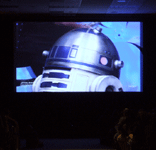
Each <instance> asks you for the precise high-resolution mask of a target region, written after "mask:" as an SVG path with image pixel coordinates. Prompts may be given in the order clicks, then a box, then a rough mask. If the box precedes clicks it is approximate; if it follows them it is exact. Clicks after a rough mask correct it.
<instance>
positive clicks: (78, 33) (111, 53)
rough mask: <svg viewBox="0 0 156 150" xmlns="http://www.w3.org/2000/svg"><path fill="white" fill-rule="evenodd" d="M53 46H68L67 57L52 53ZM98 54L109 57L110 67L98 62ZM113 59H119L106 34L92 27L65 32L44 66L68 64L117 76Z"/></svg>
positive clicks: (97, 72)
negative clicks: (97, 31) (73, 55)
mask: <svg viewBox="0 0 156 150" xmlns="http://www.w3.org/2000/svg"><path fill="white" fill-rule="evenodd" d="M55 46H57V47H61V46H64V47H69V48H70V50H69V54H67V55H68V56H67V58H65V57H58V56H57V54H56V53H57V52H55V54H53V55H52V53H53V50H54V47H55ZM74 46H77V47H76V48H75V47H74ZM56 51H57V50H56ZM73 51H75V53H76V54H75V57H72V56H71V53H72V52H73ZM51 56H52V57H51ZM100 56H105V57H108V59H111V67H108V66H106V65H102V64H101V63H99V59H100ZM115 60H119V55H118V52H117V50H116V48H115V46H114V44H113V43H112V42H111V40H110V39H109V38H108V37H107V36H106V35H104V34H102V33H95V32H94V30H92V29H76V30H72V31H70V32H68V33H66V34H65V35H63V36H62V37H61V38H59V39H58V40H57V41H56V43H55V44H54V45H53V48H52V49H51V51H50V52H49V57H48V58H47V61H46V64H45V67H47V66H51V65H59V66H68V67H71V68H78V69H83V70H86V71H90V72H93V73H96V74H107V75H109V74H111V75H114V76H116V77H117V78H119V72H120V71H119V70H118V69H115V68H114V66H113V64H114V63H113V62H114V61H115Z"/></svg>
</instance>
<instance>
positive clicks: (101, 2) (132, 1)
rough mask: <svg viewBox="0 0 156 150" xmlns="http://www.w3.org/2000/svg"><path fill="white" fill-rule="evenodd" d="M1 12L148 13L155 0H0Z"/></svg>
mask: <svg viewBox="0 0 156 150" xmlns="http://www.w3.org/2000/svg"><path fill="white" fill-rule="evenodd" d="M0 12H1V13H12V12H15V13H55V14H56V13H59V12H60V13H70V14H71V13H74V14H86V13H87V14H97V13H98V14H99V13H100V14H140V13H141V14H148V13H156V1H155V0H0Z"/></svg>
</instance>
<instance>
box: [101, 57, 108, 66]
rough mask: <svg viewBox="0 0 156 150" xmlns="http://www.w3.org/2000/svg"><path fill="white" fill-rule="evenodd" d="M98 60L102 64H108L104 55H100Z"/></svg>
mask: <svg viewBox="0 0 156 150" xmlns="http://www.w3.org/2000/svg"><path fill="white" fill-rule="evenodd" d="M100 62H101V64H102V65H107V64H108V60H107V58H106V57H101V59H100Z"/></svg>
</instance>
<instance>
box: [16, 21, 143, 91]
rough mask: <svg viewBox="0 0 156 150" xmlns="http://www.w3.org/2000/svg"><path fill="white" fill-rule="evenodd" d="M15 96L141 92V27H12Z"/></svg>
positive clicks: (119, 24) (27, 24)
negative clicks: (49, 93) (43, 93)
mask: <svg viewBox="0 0 156 150" xmlns="http://www.w3.org/2000/svg"><path fill="white" fill-rule="evenodd" d="M14 29H15V32H14V37H15V40H14V43H15V44H14V45H15V51H14V67H15V70H16V71H15V84H14V85H15V90H16V92H142V91H143V87H142V85H143V81H142V77H143V69H142V68H143V67H142V66H143V56H142V51H143V46H142V23H141V22H121V21H120V22H15V23H14Z"/></svg>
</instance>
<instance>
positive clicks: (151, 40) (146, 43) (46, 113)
mask: <svg viewBox="0 0 156 150" xmlns="http://www.w3.org/2000/svg"><path fill="white" fill-rule="evenodd" d="M1 17H2V18H1V19H2V27H1V33H2V34H1V43H2V45H1V103H0V109H3V108H5V107H8V108H9V109H10V111H11V112H12V114H11V115H12V118H14V119H16V120H17V121H18V123H19V126H20V131H21V137H24V131H25V127H26V125H27V124H31V125H32V126H33V127H34V129H35V130H36V131H37V132H38V134H39V137H42V138H84V137H85V138H92V137H100V136H101V135H104V136H105V137H107V136H108V135H109V133H108V131H109V130H110V129H111V128H112V127H113V126H114V125H115V124H116V122H117V121H118V118H119V116H120V113H121V111H122V110H123V109H124V108H125V107H128V108H131V109H133V110H134V111H138V110H139V109H140V108H144V109H145V110H147V111H149V110H151V109H152V108H154V107H155V33H156V32H155V23H154V21H155V18H156V17H155V15H144V16H142V15H116V16H114V15H113V16H106V15H98V16H97V15H78V16H59V17H58V16H57V17H55V16H48V15H32V14H31V15H3V16H1ZM86 18H87V20H97V18H98V20H106V21H112V20H114V21H117V20H118V21H119V20H123V21H127V18H128V20H133V21H134V20H140V21H143V23H144V26H143V47H144V49H143V60H144V62H143V63H144V66H143V68H144V69H143V71H144V72H143V92H140V93H16V92H15V87H14V79H15V78H14V76H15V68H14V49H13V48H14V47H15V45H14V42H13V41H14V34H13V33H14V28H13V22H14V21H52V20H55V21H69V20H70V21H71V20H74V21H80V20H85V19H86ZM104 18H105V19H104ZM41 32H42V31H41ZM58 37H60V35H58ZM47 38H52V37H47ZM23 44H24V43H23ZM23 44H21V46H22V45H23ZM43 44H45V43H43ZM49 46H50V44H49V45H48V46H47V48H48V47H49ZM34 49H38V47H37V44H35V45H34ZM19 55H20V53H19ZM22 55H23V54H22ZM25 55H27V54H25ZM35 57H37V56H35ZM21 59H22V58H21ZM29 59H30V60H31V61H33V58H29ZM22 65H24V64H22ZM41 65H42V64H41Z"/></svg>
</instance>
